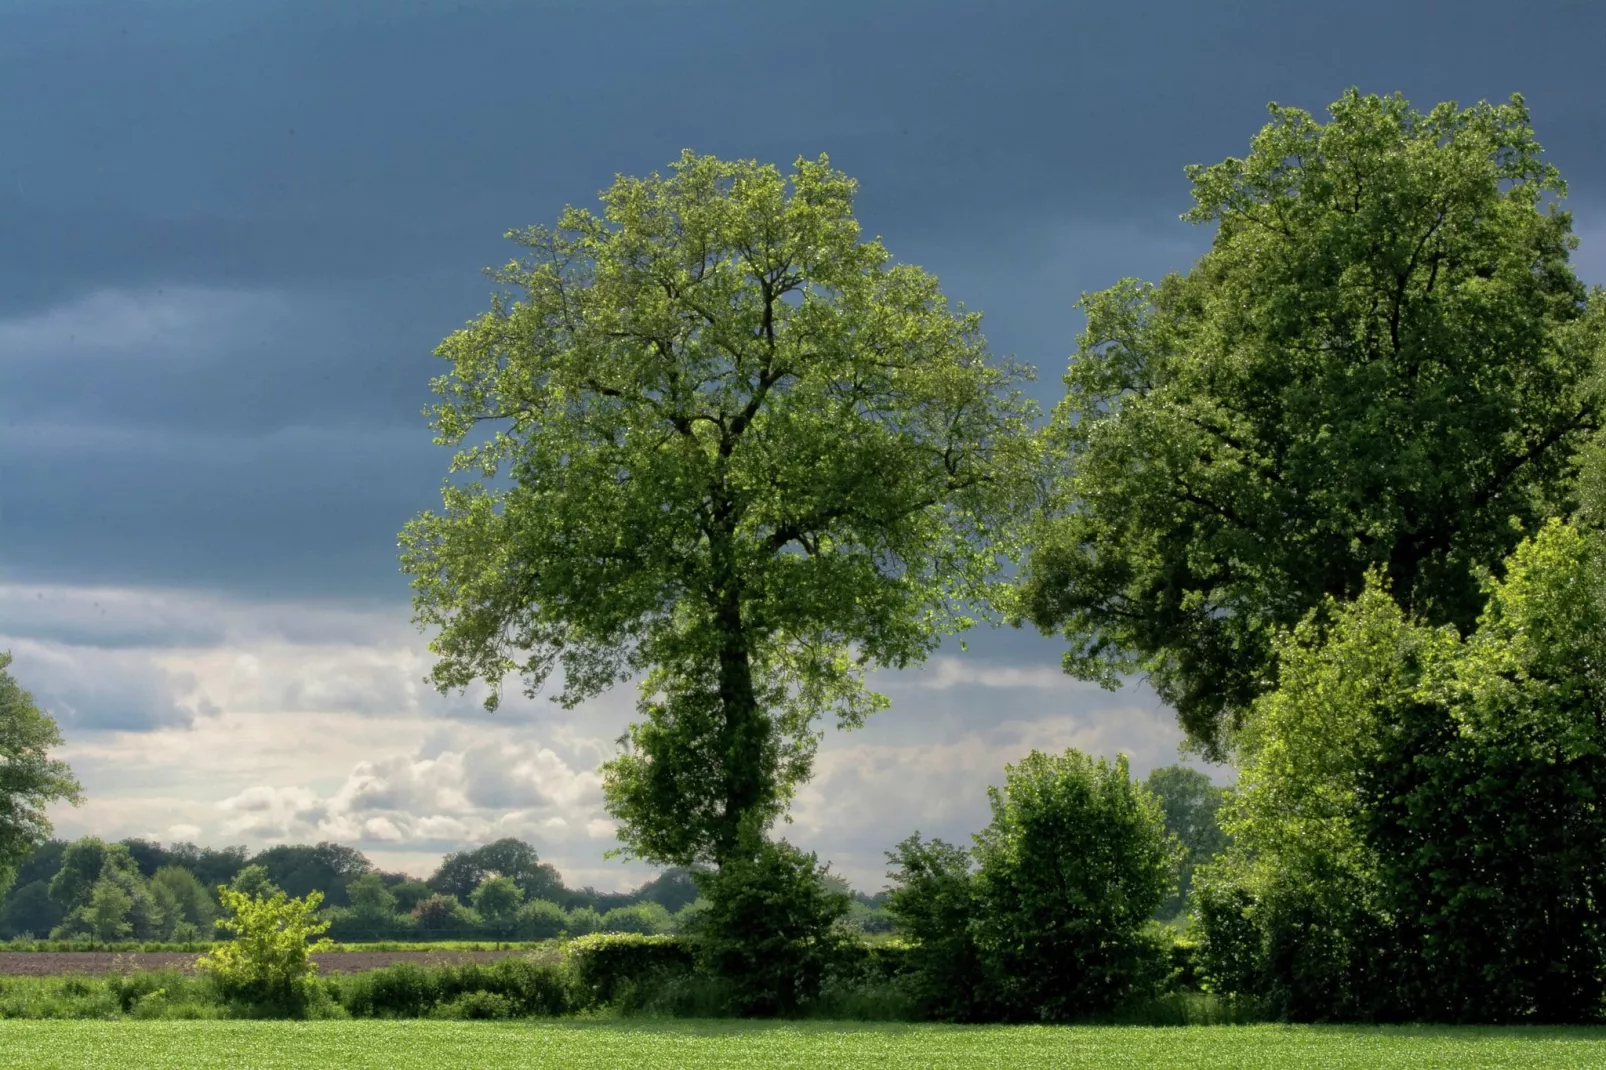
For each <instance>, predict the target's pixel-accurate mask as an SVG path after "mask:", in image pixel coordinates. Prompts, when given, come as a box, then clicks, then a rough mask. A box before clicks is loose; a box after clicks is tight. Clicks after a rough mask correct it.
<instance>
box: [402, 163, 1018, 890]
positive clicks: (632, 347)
mask: <svg viewBox="0 0 1606 1070" xmlns="http://www.w3.org/2000/svg"><path fill="white" fill-rule="evenodd" d="M854 190H855V184H854V183H853V182H852V181H851V180H850V179H848V178H847V177H846V176H844V175H842V174H841V173H839V172H836V171H833V170H832V169H831V168H830V167H829V165H828V163H827V161H826V159H825V158H824V157H821V158H820V159H819V160H818V161H814V162H811V161H808V160H802V159H800V160H799V161H798V162H797V164H796V168H795V170H794V171H793V173H792V174H791V176H790V178H789V179H788V178H787V177H785V176H783V175H782V174H781V173H780V172H779V171H778V170H777V169H776V168H774V167H771V166H760V165H758V164H756V163H754V162H750V161H738V162H727V161H721V160H718V159H714V158H711V157H706V156H702V157H700V156H696V155H693V154H692V153H690V152H687V153H685V154H683V155H682V157H681V159H680V160H679V162H677V163H676V164H675V165H674V168H673V174H672V175H671V176H670V177H669V178H662V177H660V176H659V175H657V174H654V175H652V176H650V177H648V178H644V179H642V178H629V177H624V176H621V177H619V178H618V179H617V181H616V182H615V183H614V185H613V186H612V188H610V189H609V190H607V191H605V192H604V193H603V194H602V202H603V212H602V214H601V215H600V216H598V215H594V214H592V213H591V212H588V211H584V210H581V209H578V208H569V209H567V210H566V211H565V212H564V213H563V215H562V216H561V218H560V219H559V222H558V226H557V229H556V230H549V229H547V228H544V227H531V228H529V229H526V230H521V231H514V232H512V233H510V234H509V237H510V238H513V239H514V240H516V241H517V242H519V243H520V244H521V245H523V246H524V247H526V248H527V249H528V250H529V251H530V253H531V254H532V255H531V256H530V257H529V258H527V259H525V260H522V261H516V262H514V263H512V264H510V265H508V266H507V267H506V268H504V269H502V270H501V271H497V272H494V273H493V276H494V278H496V279H497V281H498V282H500V283H503V284H505V285H509V286H514V287H518V288H519V289H521V290H522V291H523V293H524V296H523V297H522V298H521V299H519V300H516V301H513V300H510V299H509V298H508V297H507V296H498V297H496V298H495V299H493V303H492V306H491V309H490V311H489V312H488V313H487V314H485V315H484V316H482V317H481V318H479V319H478V320H476V321H474V322H472V323H471V324H470V325H469V326H468V327H467V328H466V329H464V330H461V331H458V332H457V333H455V334H453V335H452V336H451V337H450V338H448V339H447V340H446V341H445V342H444V343H443V344H442V346H441V347H440V349H439V350H438V351H437V352H438V353H439V355H440V356H442V357H444V358H446V359H447V360H449V361H451V363H452V370H451V372H450V373H449V374H447V375H445V376H442V377H440V378H439V379H437V380H436V381H435V389H436V390H437V392H438V393H439V394H440V396H441V397H442V399H443V400H442V402H441V403H440V404H439V405H437V406H436V407H435V408H434V409H433V411H432V425H433V427H434V428H435V429H436V430H437V431H438V432H439V437H438V439H437V441H438V442H440V443H442V444H446V445H452V446H458V445H460V444H462V443H463V442H464V440H465V438H467V436H469V434H470V433H471V432H474V431H476V429H477V428H479V425H480V424H482V423H490V424H493V425H496V429H495V431H494V432H493V433H491V434H489V435H487V436H485V437H484V438H483V439H482V440H479V441H478V444H475V445H470V446H467V447H466V448H463V449H462V450H461V452H459V453H458V454H457V456H456V458H455V459H454V461H453V463H452V470H453V471H454V472H458V473H470V474H472V475H473V476H477V477H478V478H477V479H473V480H471V481H469V482H467V483H461V484H456V485H454V484H452V483H450V482H449V483H448V485H447V486H446V488H445V490H444V499H445V512H444V513H442V514H435V513H425V514H424V515H423V516H421V517H419V518H418V519H416V520H414V521H413V522H412V523H411V524H409V525H408V527H407V529H406V530H405V531H404V532H403V534H402V545H403V554H402V561H403V567H404V569H405V570H406V571H407V572H409V573H411V574H412V577H413V584H414V589H415V602H414V604H415V609H416V619H417V621H418V622H419V623H420V624H421V625H423V626H427V627H434V628H438V629H439V635H438V636H437V638H435V639H434V641H433V643H432V649H433V650H434V651H435V653H436V654H437V655H438V656H439V661H438V663H437V664H436V667H435V670H434V674H433V679H434V681H435V683H436V684H437V685H438V686H439V687H440V688H441V689H443V690H448V689H452V688H461V687H466V686H467V685H468V684H470V683H471V682H473V681H475V680H483V681H485V682H486V683H487V684H489V686H490V688H491V695H490V698H489V699H488V701H487V705H488V706H491V707H494V706H495V705H496V703H497V701H498V698H499V696H500V687H501V683H502V680H503V677H504V676H505V675H507V674H509V673H512V672H518V673H520V674H522V676H523V678H524V681H525V683H526V685H527V688H528V691H529V693H530V694H532V695H533V694H534V693H535V692H536V691H537V690H538V689H539V688H540V686H541V684H542V683H543V682H544V681H545V680H547V679H548V677H549V676H550V675H551V674H552V673H553V671H554V670H555V669H559V668H561V670H562V690H561V693H560V694H559V695H558V696H557V697H558V698H559V699H560V700H561V701H562V702H564V703H565V704H567V705H573V704H576V703H578V702H580V701H582V700H583V699H585V698H587V697H588V696H592V695H595V694H598V693H599V692H601V691H603V690H604V689H606V688H608V687H609V686H611V685H613V684H614V683H616V682H621V681H623V680H625V679H627V678H629V677H631V676H633V675H636V674H638V673H643V672H644V673H645V677H644V679H642V681H641V685H640V696H641V697H640V704H639V707H638V709H639V712H640V715H641V720H640V721H639V722H638V723H637V724H635V725H634V726H633V727H632V728H631V730H630V733H629V736H628V749H627V750H626V751H625V753H623V754H622V755H621V756H620V757H618V758H617V759H615V760H614V761H612V762H610V763H609V764H608V765H607V766H606V767H605V777H606V790H607V799H608V804H609V807H610V809H611V811H612V813H613V814H614V815H615V816H616V817H617V818H618V819H619V821H620V825H621V838H622V839H623V840H624V842H625V843H626V844H627V845H628V847H629V849H630V850H631V852H632V853H634V854H637V855H639V856H641V857H644V858H647V859H651V860H653V861H656V862H660V863H667V864H677V865H689V864H692V863H694V862H702V861H713V862H716V863H718V862H720V861H722V860H724V859H726V858H729V857H730V856H731V855H732V854H733V852H736V851H738V849H739V848H738V844H739V843H742V842H748V841H746V840H744V836H745V835H747V834H748V833H751V832H754V831H761V830H762V829H763V828H765V827H766V826H768V824H769V823H770V822H771V821H772V820H774V819H775V818H776V817H778V816H779V815H780V814H781V812H782V811H783V810H784V807H785V803H786V800H787V799H788V797H789V796H790V794H791V792H792V791H793V789H794V787H795V785H796V784H798V783H799V782H800V781H801V780H803V779H805V778H806V777H807V776H808V774H809V771H810V768H811V763H812V759H813V755H814V749H815V746H816V742H817V739H818V732H817V730H816V728H815V724H816V721H817V720H818V719H819V718H821V717H822V716H828V715H834V716H835V717H836V719H837V721H838V723H839V724H840V725H842V726H844V727H851V726H853V725H857V724H859V723H861V722H862V721H863V719H864V718H865V716H866V715H867V714H868V713H870V712H871V711H872V710H875V709H877V708H879V707H881V706H884V705H885V704H886V700H885V699H884V698H883V697H882V696H879V695H875V694H872V693H870V692H869V691H868V690H867V689H866V688H865V687H864V686H863V673H864V671H865V670H866V669H868V668H872V667H874V666H880V665H887V666H903V665H906V664H909V663H911V662H914V661H918V660H919V659H921V658H922V657H924V656H925V655H926V654H928V653H929V652H930V651H931V650H932V649H933V648H934V647H935V645H936V644H937V642H938V641H939V639H940V637H941V635H942V634H944V633H945V632H949V631H954V630H957V629H960V628H963V627H965V626H966V625H968V624H969V623H970V622H971V619H970V615H971V614H972V613H976V612H979V610H978V609H977V608H976V606H977V605H978V604H979V603H981V602H982V601H983V600H984V599H985V597H986V596H987V595H988V594H989V588H990V586H991V584H992V582H994V577H995V575H996V573H997V571H998V569H999V566H1000V563H1001V561H1000V557H1001V555H1008V554H1009V553H1010V552H1011V551H1012V549H1013V547H1014V546H1015V535H1014V518H1015V517H1016V516H1017V515H1018V514H1019V512H1020V510H1021V507H1022V506H1023V504H1024V503H1025V502H1026V501H1027V499H1028V496H1029V494H1030V493H1031V492H1032V491H1033V489H1034V487H1033V483H1032V472H1033V471H1034V468H1035V465H1034V463H1033V462H1034V459H1035V453H1034V451H1035V449H1036V444H1035V439H1034V437H1033V435H1032V428H1031V424H1032V419H1033V413H1034V409H1033V407H1032V405H1031V404H1030V403H1029V402H1028V401H1026V400H1024V399H1023V398H1022V397H1021V396H1020V394H1019V392H1018V390H1016V389H1015V387H1016V385H1017V384H1018V383H1019V382H1020V381H1021V380H1023V379H1024V378H1025V377H1026V376H1025V373H1024V372H1023V371H1022V370H1021V369H1020V368H1018V367H1016V366H1014V365H1012V364H1009V363H1007V362H998V361H992V360H989V358H988V356H987V352H986V348H985V344H984V342H983V340H982V337H981V335H980V333H979V324H980V319H979V316H977V315H975V314H970V313H965V312H964V311H963V310H953V309H950V308H949V306H948V303H947V301H946V300H945V299H944V297H943V295H942V293H941V292H940V291H939V289H938V287H937V282H936V280H935V279H934V278H933V277H932V276H930V275H929V274H927V273H925V272H923V271H921V270H920V269H919V268H916V267H913V266H909V265H896V266H894V265H892V264H891V262H890V258H889V254H888V253H887V251H886V249H885V248H884V247H883V246H882V245H881V244H880V242H879V241H862V240H861V239H860V231H859V226H858V224H857V222H856V221H855V220H854V217H853V196H854ZM499 478H500V482H493V481H495V480H498V479H499ZM744 830H745V831H744ZM741 849H742V850H746V848H741Z"/></svg>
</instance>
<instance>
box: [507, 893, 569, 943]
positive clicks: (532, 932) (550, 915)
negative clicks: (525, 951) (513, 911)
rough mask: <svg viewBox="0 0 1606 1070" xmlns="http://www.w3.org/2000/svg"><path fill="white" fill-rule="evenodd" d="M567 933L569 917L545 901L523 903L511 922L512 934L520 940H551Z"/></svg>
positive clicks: (553, 904)
mask: <svg viewBox="0 0 1606 1070" xmlns="http://www.w3.org/2000/svg"><path fill="white" fill-rule="evenodd" d="M568 932H569V915H568V914H566V913H565V912H564V910H563V908H562V907H560V906H558V904H556V903H553V902H549V901H547V900H545V899H537V900H535V901H534V902H530V903H525V904H524V905H523V906H522V907H520V908H519V912H518V916H517V917H515V918H514V920H513V933H514V935H515V936H517V937H518V938H519V939H520V940H552V939H555V938H557V937H560V936H565V935H567V934H568Z"/></svg>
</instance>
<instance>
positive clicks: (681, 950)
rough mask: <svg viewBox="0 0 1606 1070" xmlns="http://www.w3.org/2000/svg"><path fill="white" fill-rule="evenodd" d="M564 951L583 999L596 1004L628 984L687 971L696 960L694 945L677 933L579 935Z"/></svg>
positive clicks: (628, 986) (638, 983) (618, 992)
mask: <svg viewBox="0 0 1606 1070" xmlns="http://www.w3.org/2000/svg"><path fill="white" fill-rule="evenodd" d="M565 955H566V957H567V961H568V963H569V965H570V968H572V969H573V970H574V975H575V979H576V980H577V982H578V983H579V984H580V986H581V987H582V989H583V990H584V991H585V993H586V994H587V999H588V1000H590V1001H591V1002H593V1003H598V1004H607V1003H612V1002H613V1001H614V1000H616V999H617V998H619V996H620V995H622V994H623V993H624V992H625V990H626V989H627V988H630V987H635V986H640V985H643V984H646V983H650V982H652V981H654V980H661V979H663V978H665V977H669V976H682V975H686V974H689V973H690V972H691V971H692V970H693V968H694V967H695V966H696V964H697V949H696V947H695V945H694V944H693V943H692V941H690V940H688V939H686V938H685V937H680V936H642V935H639V934H622V933H621V934H597V935H594V936H583V937H580V938H579V939H577V940H574V941H573V942H571V943H570V944H569V945H568V947H567V948H566V949H565Z"/></svg>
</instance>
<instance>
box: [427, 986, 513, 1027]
mask: <svg viewBox="0 0 1606 1070" xmlns="http://www.w3.org/2000/svg"><path fill="white" fill-rule="evenodd" d="M429 1016H430V1017H431V1018H459V1019H469V1020H478V1019H490V1018H513V1017H515V1016H516V1014H515V1011H514V1007H513V1001H512V1000H510V999H508V998H507V997H506V996H502V995H498V994H497V993H495V992H465V993H463V994H462V995H461V996H457V997H455V998H454V999H450V1000H448V1001H447V1002H445V1003H442V1004H440V1005H438V1006H437V1007H436V1008H435V1009H434V1010H433V1011H431V1012H430V1015H429Z"/></svg>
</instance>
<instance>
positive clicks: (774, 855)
mask: <svg viewBox="0 0 1606 1070" xmlns="http://www.w3.org/2000/svg"><path fill="white" fill-rule="evenodd" d="M826 875H827V871H826V870H825V868H824V867H821V866H820V865H819V863H818V860H817V859H816V857H815V856H814V855H813V854H806V853H804V852H802V851H799V850H798V849H797V848H795V847H793V846H791V845H790V844H787V843H784V842H783V843H769V842H763V843H760V844H758V845H757V847H756V848H755V849H754V850H753V851H752V852H751V854H750V855H749V856H748V857H740V856H738V857H736V858H733V859H729V860H727V861H726V862H725V864H724V866H723V868H721V869H720V870H719V871H718V872H717V873H705V874H698V876H697V883H698V886H699V887H700V888H701V889H702V891H703V894H704V896H705V897H706V898H707V900H708V905H707V906H706V908H704V909H703V910H702V911H700V912H699V913H698V914H697V915H696V917H695V918H694V919H693V920H692V921H691V922H690V924H689V925H688V927H687V935H688V936H690V937H691V938H692V939H693V940H694V943H695V947H696V949H697V955H698V961H699V964H700V965H701V966H702V968H703V969H704V970H706V971H707V972H708V973H709V974H711V975H712V976H715V977H721V978H724V979H725V980H727V981H729V982H730V983H731V985H732V992H733V999H734V1002H733V1004H732V1008H731V1009H732V1010H733V1011H734V1012H735V1013H737V1014H739V1015H776V1014H783V1015H784V1014H795V1013H797V1012H799V1011H801V1010H803V1009H805V1008H806V1007H807V1006H808V1004H809V1003H810V1002H811V1001H813V999H814V998H815V997H816V996H817V995H818V994H819V991H820V986H821V985H822V983H823V982H824V981H825V978H826V976H827V975H828V973H829V972H830V971H831V969H832V968H833V967H834V966H835V965H836V964H837V963H838V962H839V961H840V960H841V958H842V951H843V948H844V947H845V946H846V944H847V943H848V933H847V930H846V926H845V925H844V924H843V919H844V918H845V917H846V916H847V913H848V904H849V903H850V902H851V899H850V898H849V897H848V896H847V895H846V894H845V893H843V892H840V891H837V890H834V889H832V888H830V887H828V886H827V884H826V882H825V877H826Z"/></svg>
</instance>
